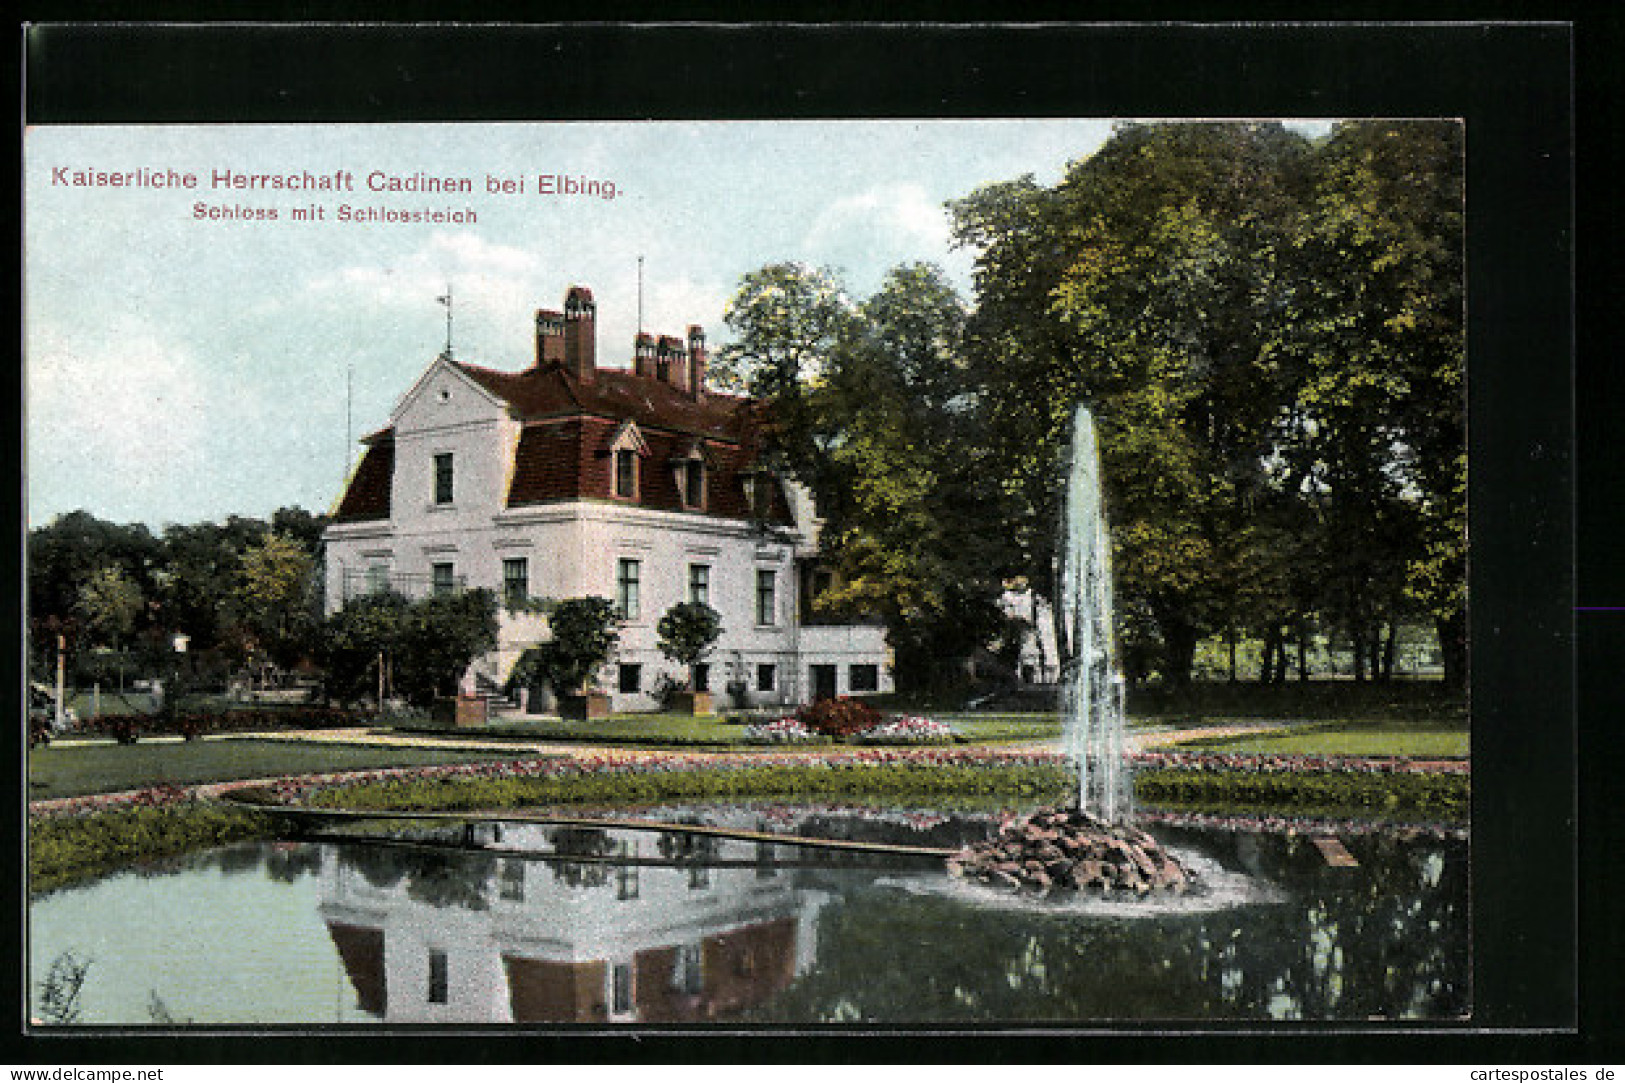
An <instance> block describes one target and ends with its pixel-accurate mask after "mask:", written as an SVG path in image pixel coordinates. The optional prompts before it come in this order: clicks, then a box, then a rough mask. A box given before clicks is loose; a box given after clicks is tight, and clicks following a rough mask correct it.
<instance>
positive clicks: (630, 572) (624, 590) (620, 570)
mask: <svg viewBox="0 0 1625 1083" xmlns="http://www.w3.org/2000/svg"><path fill="white" fill-rule="evenodd" d="M641 575H642V568H641V567H640V566H639V564H638V562H637V561H635V560H630V559H627V558H625V557H623V558H622V559H621V562H620V564H619V565H617V570H616V572H615V612H616V615H617V616H619V617H620V618H621V619H622V620H637V618H638V585H639V577H640V576H641Z"/></svg>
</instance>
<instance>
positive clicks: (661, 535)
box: [326, 358, 893, 711]
mask: <svg viewBox="0 0 1625 1083" xmlns="http://www.w3.org/2000/svg"><path fill="white" fill-rule="evenodd" d="M390 427H391V428H392V429H393V440H394V459H393V475H392V480H391V482H390V494H389V509H390V514H389V517H388V518H382V519H369V520H362V521H356V522H337V523H334V524H333V525H331V526H329V528H328V530H327V534H326V543H327V568H328V576H327V599H326V604H327V610H328V611H329V612H332V611H334V610H336V609H338V608H340V607H341V606H342V605H343V604H344V602H345V600H346V599H347V598H349V597H354V596H356V595H357V594H360V593H363V592H366V591H368V590H373V589H382V588H383V587H384V586H385V585H388V586H390V587H391V588H393V589H396V590H401V591H403V592H404V593H408V594H413V595H415V594H419V593H426V592H427V591H429V590H432V589H436V588H437V586H440V585H449V586H453V587H458V586H466V587H470V588H473V587H486V588H489V589H492V590H494V591H496V592H497V593H498V595H499V596H502V595H503V593H504V576H505V571H506V572H507V573H510V574H511V573H513V572H515V571H517V570H519V569H522V570H523V573H524V581H525V586H524V592H525V593H526V594H527V595H528V596H529V597H531V598H534V599H553V600H561V599H566V598H577V597H584V596H599V597H604V598H609V599H612V600H615V601H617V602H618V603H620V602H625V603H628V605H627V608H628V615H627V617H626V620H625V621H624V623H623V625H622V627H621V632H620V642H619V647H618V650H617V654H616V656H615V658H614V659H612V661H611V663H610V664H609V665H607V666H606V667H604V670H603V672H601V674H600V676H599V685H600V687H601V688H602V690H603V691H605V692H608V693H610V695H611V697H612V700H611V705H612V709H614V710H617V711H627V710H633V711H635V710H650V709H654V708H655V707H657V706H658V700H657V698H656V697H655V695H654V692H655V691H656V689H657V687H658V683H659V682H660V681H661V680H662V679H663V678H670V679H671V680H672V681H675V682H676V683H678V684H679V685H681V684H684V683H686V679H687V674H686V673H685V672H683V671H682V667H680V666H678V665H677V664H676V663H674V662H671V661H670V660H668V659H667V658H665V657H664V656H663V655H662V654H661V653H660V651H659V649H658V647H657V645H656V644H657V635H656V632H655V626H656V624H657V623H658V622H659V620H660V618H661V616H662V615H664V613H665V612H666V611H667V610H668V609H670V608H671V607H672V606H673V605H676V604H678V603H679V602H684V601H690V600H695V599H696V596H697V595H703V596H702V597H699V598H698V600H703V601H705V603H706V604H708V605H710V606H711V607H712V608H713V609H715V610H717V611H718V612H719V613H720V614H721V617H722V624H723V631H722V635H721V638H720V639H719V640H718V642H717V644H716V646H715V648H714V650H713V652H712V654H711V657H710V658H709V659H708V666H709V674H708V677H709V679H708V681H707V684H708V687H709V688H710V690H711V691H712V692H713V693H716V694H718V703H719V704H723V705H735V706H737V705H739V704H738V702H737V700H734V699H730V698H729V697H725V696H724V695H723V693H725V692H727V691H728V690H729V686H730V685H734V686H735V687H737V686H739V685H742V686H743V687H744V689H745V694H746V697H747V702H748V703H749V704H750V705H752V706H773V705H781V704H783V705H789V704H796V703H800V702H805V701H806V700H807V699H809V698H811V696H812V695H813V694H814V692H815V691H826V692H828V691H833V692H835V693H837V694H847V693H849V692H852V691H859V692H860V693H861V692H886V691H890V690H891V688H892V687H893V685H892V672H891V669H892V667H891V663H890V656H889V651H888V649H887V647H886V644H885V637H884V631H883V629H881V628H879V627H876V626H869V625H842V626H809V627H804V626H803V622H802V620H801V615H800V614H799V612H798V606H799V599H800V589H799V580H800V572H799V566H798V559H805V558H808V557H810V556H811V555H812V552H813V546H814V544H815V531H816V524H815V523H814V522H813V521H812V520H811V518H810V514H811V501H810V500H808V499H806V496H805V494H804V493H801V492H797V491H795V489H794V487H793V486H791V487H789V488H790V489H791V492H790V501H789V502H790V506H791V509H792V512H793V514H794V515H795V518H796V522H795V525H794V527H793V529H791V530H790V531H787V532H773V533H768V532H764V531H763V530H761V529H760V528H759V527H757V526H756V525H754V524H752V523H751V522H749V521H746V520H743V519H730V518H725V517H721V516H713V515H705V514H699V513H690V512H676V511H662V510H656V509H651V508H645V507H638V506H634V505H631V504H624V503H616V502H613V501H609V500H602V499H575V500H559V501H550V502H546V503H539V504H532V505H527V506H521V507H512V508H510V507H508V506H507V494H508V492H509V483H510V481H511V475H512V471H513V470H514V468H515V467H514V463H515V450H516V448H517V446H518V443H519V439H520V434H521V430H522V428H523V425H522V423H521V421H520V420H519V419H517V418H515V417H514V416H512V412H511V410H510V408H509V405H508V403H506V402H504V401H503V400H502V399H500V398H499V397H497V396H495V395H493V394H491V393H489V392H488V391H487V390H485V389H484V388H483V387H481V386H480V385H479V384H478V383H476V382H475V381H474V380H472V379H470V378H469V377H468V376H467V375H466V374H465V373H464V372H462V371H460V370H459V369H458V368H457V366H456V365H454V364H452V363H450V362H449V361H448V360H446V359H445V358H442V359H439V360H437V361H436V362H435V363H434V364H433V365H432V366H430V368H429V370H428V371H427V372H426V373H425V374H424V375H423V377H422V378H421V379H419V380H418V382H417V384H416V385H414V386H413V388H412V389H411V390H410V391H409V392H408V393H407V394H406V395H405V396H403V398H402V399H401V401H400V403H399V404H398V405H397V407H396V409H395V412H394V414H393V415H392V417H391V419H390ZM448 457H449V458H448ZM437 464H438V467H437ZM643 468H644V469H657V468H659V467H658V464H649V465H646V466H645V467H643ZM437 469H438V471H439V474H440V477H439V478H438V480H437ZM448 473H449V491H448V488H447V480H448V479H447V478H446V476H445V475H446V474H448ZM521 562H522V564H521ZM632 579H635V583H636V585H635V588H634V587H632V586H630V585H629V580H632ZM501 625H502V626H501V634H500V644H499V648H498V650H497V651H496V652H494V653H493V654H491V655H488V656H486V657H485V658H482V659H480V660H478V661H477V662H476V663H475V667H474V668H475V669H476V670H479V671H480V672H481V673H483V674H484V675H485V676H486V677H488V678H489V679H490V680H491V681H492V682H495V683H497V684H500V683H502V682H503V681H505V680H506V678H507V675H508V673H509V672H510V671H511V669H512V667H513V665H514V663H515V662H516V661H517V660H518V658H519V656H520V655H521V654H522V653H523V651H524V650H525V649H526V648H528V647H530V646H533V645H535V644H537V643H539V642H541V641H543V640H545V638H546V636H547V629H546V621H545V618H543V617H541V616H539V615H538V614H537V613H535V612H528V611H524V610H523V609H520V610H515V611H509V610H507V609H504V610H503V611H502V618H501ZM630 667H635V668H630ZM830 667H833V670H832V669H831V668H830ZM832 678H833V688H831V687H830V684H831V679H832Z"/></svg>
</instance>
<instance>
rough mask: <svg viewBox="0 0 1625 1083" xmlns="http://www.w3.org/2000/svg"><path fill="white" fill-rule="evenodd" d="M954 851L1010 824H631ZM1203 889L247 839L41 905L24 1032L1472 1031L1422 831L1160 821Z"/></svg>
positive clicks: (492, 835)
mask: <svg viewBox="0 0 1625 1083" xmlns="http://www.w3.org/2000/svg"><path fill="white" fill-rule="evenodd" d="M637 815H639V816H640V817H642V816H658V817H662V818H664V819H667V820H677V819H682V820H687V821H689V822H694V823H698V822H702V821H704V822H709V823H713V824H721V825H725V826H729V827H738V828H751V829H767V830H772V831H775V832H793V833H797V834H803V835H810V836H815V837H823V838H856V839H868V840H874V841H890V842H895V843H904V844H910V845H924V846H944V847H952V846H957V845H960V844H961V843H963V842H965V841H969V840H974V839H978V838H982V837H986V836H987V835H988V834H990V833H991V832H992V831H993V830H994V828H995V822H994V820H993V818H992V817H991V816H989V815H986V814H979V813H952V812H932V811H924V810H914V811H906V812H905V811H896V810H888V811H885V812H878V811H876V810H861V811H853V810H840V809H820V808H807V807H800V808H787V807H784V806H728V807H710V808H704V809H661V810H639V811H638V813H637ZM1151 829H1152V831H1153V833H1154V834H1156V835H1157V836H1158V837H1159V839H1161V841H1162V842H1163V843H1164V845H1166V846H1169V847H1171V848H1173V849H1174V850H1175V851H1176V852H1178V853H1179V854H1181V856H1183V857H1185V858H1187V859H1188V860H1190V861H1192V862H1194V863H1195V864H1196V865H1197V867H1198V868H1199V870H1200V872H1201V878H1202V881H1203V884H1204V888H1203V892H1202V893H1201V894H1200V895H1197V896H1194V897H1186V898H1182V899H1177V900H1168V901H1166V902H1161V903H1157V904H1154V905H1151V906H1141V905H1137V904H1131V903H1107V902H1104V901H1101V900H1079V899H1073V900H1069V901H1067V902H1064V903H1063V902H1053V901H1046V900H1038V899H1035V898H1030V897H1025V896H1006V895H998V894H994V893H992V892H989V891H987V890H986V889H982V888H979V887H977V886H975V885H971V884H967V883H963V882H960V881H955V880H952V879H950V878H949V877H948V876H947V875H946V873H945V872H943V871H942V865H941V862H940V860H936V859H930V858H892V857H878V856H875V855H869V854H861V853H840V852H833V851H825V850H813V849H809V848H805V847H800V846H793V845H786V844H783V843H771V842H757V841H735V840H730V839H719V838H714V837H707V836H702V835H693V834H671V833H654V832H646V831H624V830H619V829H613V830H606V829H598V828H584V827H543V826H538V825H518V824H508V825H500V826H498V825H482V826H481V827H480V828H479V829H478V833H477V835H476V836H475V837H473V838H465V837H463V836H462V835H460V834H459V835H456V836H454V837H447V838H444V839H442V840H441V841H455V842H460V843H467V842H470V841H472V842H475V843H477V844H478V845H479V847H480V848H478V849H473V850H469V849H462V848H452V847H446V846H439V845H427V844H426V843H430V842H433V841H435V840H434V839H433V838H432V837H428V836H429V835H430V834H431V833H430V832H428V831H427V830H426V831H425V832H424V833H423V834H422V835H420V836H418V837H417V839H416V841H415V842H410V843H407V844H404V845H403V844H399V843H380V842H375V841H365V840H359V841H356V840H338V839H333V840H316V841H309V842H298V843H289V842H277V843H255V844H247V845H241V846H233V847H228V848H224V849H219V850H214V851H210V852H207V853H201V854H196V855H192V856H190V857H187V858H184V859H179V860H175V861H170V862H166V863H163V864H160V865H153V866H147V867H142V868H139V869H132V870H127V871H124V872H121V873H118V874H115V875H111V876H107V877H104V878H102V879H99V880H96V881H94V882H91V883H88V884H84V885H82V886H78V887H75V888H71V889H65V890H61V891H57V892H54V893H52V894H50V895H47V896H44V897H41V898H37V899H35V900H34V901H33V903H32V905H31V908H30V914H29V936H30V945H29V947H30V953H29V955H30V958H29V967H30V976H31V989H32V993H33V1004H32V1009H31V1014H32V1015H33V1017H34V1018H35V1019H36V1020H37V1021H38V1022H40V1023H42V1024H44V1025H47V1026H51V1025H57V1026H61V1025H66V1026H152V1025H158V1026H171V1025H180V1026H184V1025H188V1024H194V1025H225V1026H236V1025H251V1026H277V1025H301V1026H304V1025H323V1024H327V1025H331V1024H354V1025H366V1024H379V1023H385V1024H403V1025H416V1024H448V1023H456V1024H471V1023H472V1024H509V1025H512V1024H557V1023H564V1024H571V1023H576V1024H620V1023H629V1024H637V1023H645V1024H679V1025H689V1024H773V1025H792V1026H799V1025H806V1024H821V1023H848V1024H860V1023H862V1024H878V1025H882V1026H884V1025H886V1024H897V1025H909V1024H975V1025H998V1024H1004V1025H1023V1024H1033V1025H1038V1026H1075V1025H1090V1024H1101V1023H1106V1024H1109V1023H1111V1022H1114V1021H1136V1022H1137V1021H1162V1022H1170V1021H1173V1022H1177V1021H1182V1020H1183V1021H1201V1020H1300V1019H1301V1020H1350V1021H1367V1020H1372V1019H1428V1020H1459V1019H1462V1018H1464V1017H1465V1016H1466V1015H1467V1013H1468V1012H1469V1008H1470V1002H1469V973H1470V966H1469V936H1468V906H1467V894H1468V892H1467V886H1468V885H1467V879H1468V877H1467V846H1466V843H1465V842H1464V841H1463V840H1461V839H1459V838H1452V837H1448V836H1442V835H1438V834H1436V833H1430V832H1417V831H1412V830H1390V829H1375V830H1367V831H1360V832H1348V831H1345V832H1344V833H1342V834H1340V836H1339V837H1340V838H1341V839H1342V841H1343V842H1344V844H1345V845H1346V847H1347V849H1348V851H1349V852H1350V853H1351V854H1352V855H1353V857H1354V858H1355V860H1356V861H1358V865H1357V866H1353V867H1330V866H1328V865H1327V863H1326V861H1325V859H1324V858H1323V856H1322V854H1321V852H1320V850H1319V849H1317V847H1316V846H1315V845H1313V844H1312V843H1311V841H1310V840H1309V839H1308V838H1306V837H1304V835H1302V834H1287V833H1280V832H1276V833H1270V832H1261V831H1254V830H1237V829H1230V828H1225V829H1220V828H1212V827H1197V826H1190V825H1180V824H1178V823H1167V822H1160V823H1154V824H1152V825H1151Z"/></svg>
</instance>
